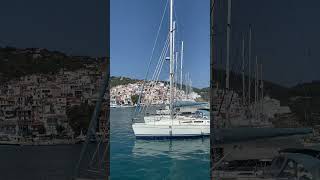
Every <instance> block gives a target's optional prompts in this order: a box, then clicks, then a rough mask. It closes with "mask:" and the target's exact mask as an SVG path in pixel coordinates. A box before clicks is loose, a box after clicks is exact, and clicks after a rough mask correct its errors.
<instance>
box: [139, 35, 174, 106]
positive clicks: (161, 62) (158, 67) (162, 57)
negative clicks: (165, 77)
mask: <svg viewBox="0 0 320 180" xmlns="http://www.w3.org/2000/svg"><path fill="white" fill-rule="evenodd" d="M168 40H169V36H168V39H167V41H166V43H165V46H164V48H163V50H162V53H161V56H160V58H159V61H158V65H157V69H156V70H155V72H154V75H153V77H152V79H151V81H150V82H149V83H148V84H149V89H151V88H152V87H154V86H155V84H156V83H157V79H158V78H157V77H158V76H159V75H158V74H160V72H161V68H162V65H163V62H164V61H165V57H166V54H167V51H168V48H169V41H168ZM150 104H151V103H150V100H149V101H147V104H146V105H147V106H148V105H150ZM147 106H144V107H143V109H142V111H144V110H146V107H147Z"/></svg>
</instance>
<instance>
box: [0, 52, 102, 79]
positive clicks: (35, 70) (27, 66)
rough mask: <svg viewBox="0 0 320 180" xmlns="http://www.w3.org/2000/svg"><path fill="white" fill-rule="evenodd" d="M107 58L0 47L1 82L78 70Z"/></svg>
mask: <svg viewBox="0 0 320 180" xmlns="http://www.w3.org/2000/svg"><path fill="white" fill-rule="evenodd" d="M103 61H105V58H103V57H101V58H92V57H87V56H68V55H66V54H64V53H61V52H58V51H49V50H47V49H39V48H27V49H17V48H14V47H4V48H1V47H0V82H5V81H8V80H11V79H15V78H19V77H21V76H25V75H29V74H40V73H41V74H50V73H56V72H58V71H59V70H60V69H62V68H63V69H65V70H70V71H73V70H77V69H80V68H84V67H85V65H87V64H94V63H102V62H103Z"/></svg>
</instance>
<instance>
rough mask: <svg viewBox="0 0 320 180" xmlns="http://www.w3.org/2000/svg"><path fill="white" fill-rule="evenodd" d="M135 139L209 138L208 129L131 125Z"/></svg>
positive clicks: (183, 126) (207, 127)
mask: <svg viewBox="0 0 320 180" xmlns="http://www.w3.org/2000/svg"><path fill="white" fill-rule="evenodd" d="M132 128H133V131H134V134H135V136H136V137H194V136H209V135H210V127H209V126H204V125H202V126H201V125H199V126H186V125H173V126H170V125H156V126H155V125H150V124H144V123H141V124H140V123H136V124H134V125H132Z"/></svg>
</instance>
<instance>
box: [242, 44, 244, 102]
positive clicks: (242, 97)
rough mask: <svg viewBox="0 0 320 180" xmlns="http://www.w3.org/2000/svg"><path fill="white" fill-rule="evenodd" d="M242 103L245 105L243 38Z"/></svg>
mask: <svg viewBox="0 0 320 180" xmlns="http://www.w3.org/2000/svg"><path fill="white" fill-rule="evenodd" d="M242 103H243V105H245V79H244V38H242Z"/></svg>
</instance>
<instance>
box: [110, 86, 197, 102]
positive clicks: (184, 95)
mask: <svg viewBox="0 0 320 180" xmlns="http://www.w3.org/2000/svg"><path fill="white" fill-rule="evenodd" d="M142 87H143V90H142ZM141 90H142V92H141ZM140 94H141V95H142V98H141V100H140V101H141V102H140V104H151V105H159V104H168V103H169V99H170V98H169V96H170V92H169V84H168V83H165V82H157V83H152V82H147V83H146V84H145V85H143V82H141V81H140V82H136V83H129V84H126V85H118V86H115V87H112V88H111V89H110V103H111V106H133V105H136V104H137V103H138V102H137V101H138V99H137V98H136V99H135V98H134V97H138V96H139V95H140ZM174 95H175V98H176V99H177V100H178V101H195V100H197V98H200V97H201V96H200V95H199V94H198V93H195V92H192V91H191V90H189V91H185V90H184V89H179V88H178V87H177V88H175V91H174Z"/></svg>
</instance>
